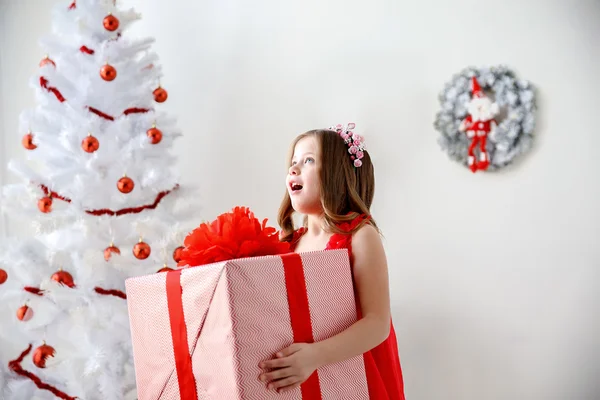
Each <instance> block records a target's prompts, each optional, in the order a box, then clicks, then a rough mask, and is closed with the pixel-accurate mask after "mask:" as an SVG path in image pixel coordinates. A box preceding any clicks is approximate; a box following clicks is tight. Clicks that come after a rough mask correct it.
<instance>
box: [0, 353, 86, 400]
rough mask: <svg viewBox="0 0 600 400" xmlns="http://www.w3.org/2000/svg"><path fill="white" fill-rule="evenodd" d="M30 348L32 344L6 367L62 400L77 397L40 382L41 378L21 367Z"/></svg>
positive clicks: (73, 399) (71, 399) (72, 399)
mask: <svg viewBox="0 0 600 400" xmlns="http://www.w3.org/2000/svg"><path fill="white" fill-rule="evenodd" d="M31 349H32V345H29V347H28V348H27V349H26V350H25V351H23V352H22V353H21V355H20V356H19V358H17V359H16V360H12V361H10V362H9V363H8V368H10V369H11V370H12V371H13V372H14V373H16V374H17V375H21V376H24V377H26V378H29V379H30V380H32V381H33V383H35V385H36V386H37V387H38V388H40V389H42V390H47V391H49V392H51V393H52V394H54V395H55V396H56V397H58V398H60V399H63V400H75V399H77V397H71V396H69V395H68V394H66V393H64V392H61V391H60V390H58V389H57V388H55V387H54V386H51V385H49V384H47V383H44V382H42V380H41V379H40V378H38V377H37V376H36V375H35V374H33V373H31V372H29V371H26V370H25V369H23V367H22V366H21V363H22V362H23V360H24V359H25V357H26V356H27V355H28V354H29V353H30V352H31Z"/></svg>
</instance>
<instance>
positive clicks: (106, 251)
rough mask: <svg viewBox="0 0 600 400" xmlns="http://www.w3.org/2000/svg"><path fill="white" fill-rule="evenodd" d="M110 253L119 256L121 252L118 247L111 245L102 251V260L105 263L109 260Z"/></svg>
mask: <svg viewBox="0 0 600 400" xmlns="http://www.w3.org/2000/svg"><path fill="white" fill-rule="evenodd" d="M112 253H116V254H119V255H120V254H121V250H119V248H118V247H115V246H114V245H113V244H112V243H111V245H110V246H108V247H107V248H106V249H104V259H105V260H106V261H108V260H110V256H112Z"/></svg>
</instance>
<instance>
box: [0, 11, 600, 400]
mask: <svg viewBox="0 0 600 400" xmlns="http://www.w3.org/2000/svg"><path fill="white" fill-rule="evenodd" d="M6 1H7V0H4V2H6ZM123 2H124V3H125V5H127V6H129V5H131V6H134V7H136V8H137V9H138V10H139V11H141V12H142V13H143V16H144V19H143V20H142V21H141V22H140V23H139V24H138V26H137V27H136V28H135V33H136V34H144V35H146V34H149V35H152V36H154V37H156V39H157V43H156V47H155V48H156V50H157V51H158V53H159V55H160V56H161V59H162V62H163V65H164V68H165V72H166V78H165V79H164V81H163V85H164V86H165V88H167V89H168V90H169V93H170V100H169V101H168V102H167V103H166V104H165V106H164V107H165V109H167V110H169V111H171V112H173V113H175V115H177V116H178V117H179V121H180V127H181V128H182V129H183V131H184V133H185V134H186V137H185V138H184V139H183V140H182V141H180V142H179V143H178V145H177V149H178V150H179V152H180V154H181V164H180V167H181V171H182V173H183V177H184V183H185V181H187V182H194V183H198V184H199V185H200V186H201V187H202V188H203V190H204V201H203V204H204V205H205V208H204V209H203V210H202V212H201V213H199V218H200V217H203V218H212V217H214V216H215V215H217V214H218V213H220V212H223V211H226V210H227V209H228V208H230V207H231V206H233V205H236V204H244V205H248V206H250V207H251V208H253V209H254V210H255V211H256V212H257V214H258V215H259V216H261V217H269V218H270V220H271V221H272V222H273V223H274V220H275V216H276V209H277V207H278V205H279V200H280V196H281V194H282V193H283V190H284V186H283V178H284V174H285V169H284V156H285V153H286V151H287V146H288V143H289V142H290V141H291V139H292V138H293V137H294V136H295V135H296V134H298V133H300V132H302V131H304V130H307V129H311V128H316V127H326V126H328V125H329V124H332V123H336V122H338V121H342V122H343V121H350V120H353V121H355V122H357V124H358V128H359V130H360V131H361V132H362V133H364V135H365V136H366V139H367V141H368V143H367V144H368V146H369V148H370V151H371V154H372V156H373V157H374V161H375V166H376V172H377V186H378V187H377V193H376V198H375V205H374V209H373V212H374V215H375V217H376V218H377V219H378V222H379V223H380V224H381V226H382V228H383V230H384V233H385V235H386V246H387V251H388V258H389V263H390V275H391V285H392V296H393V298H392V301H393V315H394V318H395V324H396V327H397V330H398V336H399V346H400V351H401V359H402V363H403V368H404V373H405V377H406V391H407V395H408V399H410V400H437V399H445V400H446V399H449V400H496V399H524V400H551V399H560V400H567V399H568V400H587V399H590V400H591V399H597V398H599V397H600V383H598V382H599V381H598V380H597V377H598V375H599V374H600V341H599V339H598V338H599V337H600V336H599V334H600V323H599V320H600V317H599V314H600V309H599V304H600V302H599V300H600V268H599V267H600V250H599V249H598V248H597V247H595V246H597V245H598V237H599V234H600V207H599V200H600V179H599V178H600V161H599V160H598V151H597V149H598V148H600V138H599V135H598V129H597V122H596V119H595V116H596V115H597V113H598V95H600V92H599V91H598V89H600V78H599V74H598V71H599V70H600V69H599V67H600V48H599V47H598V43H599V42H598V40H599V38H600V23H599V22H598V21H600V2H598V1H594V0H588V1H585V0H573V1H559V0H529V1H526V2H525V1H517V0H510V1H507V0H505V1H503V2H497V1H489V0H488V1H470V0H453V1H447V0H428V1H424V0H422V1H399V0H387V1H386V0H370V1H368V2H366V1H359V0H330V1H328V2H323V1H322V0H305V1H302V2H288V1H279V0H258V1H252V2H249V1H244V0H219V1H211V2H207V1H191V0H188V1H176V2H167V1H158V0H144V1H141V0H138V1H133V0H123ZM51 4H54V2H53V1H50V0H45V1H41V0H19V1H17V0H8V3H7V4H6V5H5V6H4V7H5V10H6V11H5V13H3V14H4V15H3V16H2V17H0V18H2V19H1V21H0V22H1V24H0V35H1V36H0V57H1V58H0V71H1V75H0V88H1V89H2V93H1V95H0V106H1V108H0V115H1V118H2V121H1V125H0V129H1V131H0V139H1V140H2V151H1V152H0V155H1V156H2V166H4V165H5V163H6V160H7V158H6V157H7V156H12V155H16V156H19V154H21V153H22V151H21V148H20V137H19V135H18V134H17V133H16V128H17V117H18V112H19V111H20V110H21V109H22V108H24V107H26V106H29V105H31V104H32V100H33V95H32V91H31V90H30V89H29V88H28V87H27V79H28V78H29V75H30V74H31V73H33V71H34V70H35V68H36V66H37V63H38V61H39V60H40V58H41V57H42V56H43V51H42V50H40V49H38V48H37V47H36V40H37V37H38V36H39V35H40V34H42V33H43V32H45V31H46V30H47V29H49V22H50V21H49V19H48V18H49V13H48V11H49V8H50V5H51ZM499 63H506V64H508V65H510V66H511V67H513V68H514V69H515V70H516V71H518V73H519V74H520V75H521V76H522V77H524V78H527V79H529V80H531V81H532V82H533V83H534V84H535V85H536V86H537V87H538V88H539V105H540V113H539V123H538V129H537V135H538V136H537V138H536V144H535V149H534V151H533V152H532V153H530V154H529V155H528V156H527V157H526V158H525V159H523V161H522V162H520V163H518V165H516V166H515V167H513V168H510V169H508V170H506V171H504V172H502V173H495V174H477V175H473V174H471V173H470V172H468V171H467V170H466V169H464V168H462V167H460V166H458V165H456V164H454V163H452V162H451V161H449V160H448V159H447V157H446V155H445V154H444V153H443V152H442V151H440V150H439V149H438V146H437V144H436V137H437V133H436V132H435V131H434V130H433V128H432V121H433V118H434V114H435V112H436V110H437V107H438V104H437V94H438V92H439V90H440V89H441V87H442V86H443V84H444V82H445V81H447V80H448V79H450V77H451V76H452V74H453V73H455V72H458V71H459V70H461V69H462V68H463V67H464V66H467V65H470V64H473V65H486V64H487V65H489V64H499ZM235 146H239V147H237V148H236V147H235ZM0 171H2V170H1V169H0ZM3 173H5V172H3ZM3 179H4V180H5V181H11V179H13V178H12V177H10V176H8V177H7V176H4V177H3ZM255 190H256V191H255ZM9 228H10V229H11V232H12V231H14V229H15V225H14V224H13V223H11V224H10V226H9Z"/></svg>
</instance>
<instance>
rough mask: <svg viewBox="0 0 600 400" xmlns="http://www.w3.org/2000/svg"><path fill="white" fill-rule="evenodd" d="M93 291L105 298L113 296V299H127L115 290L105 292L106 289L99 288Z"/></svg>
mask: <svg viewBox="0 0 600 400" xmlns="http://www.w3.org/2000/svg"><path fill="white" fill-rule="evenodd" d="M94 291H95V292H96V293H98V294H102V295H105V296H115V297H120V298H122V299H127V295H126V294H125V293H123V292H122V291H120V290H115V289H110V290H107V289H102V288H101V287H95V288H94Z"/></svg>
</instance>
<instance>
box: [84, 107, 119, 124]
mask: <svg viewBox="0 0 600 400" xmlns="http://www.w3.org/2000/svg"><path fill="white" fill-rule="evenodd" d="M88 110H90V112H92V113H94V114H96V115H97V116H99V117H102V118H104V119H107V120H109V121H114V120H115V117H112V116H110V115H108V114H105V113H103V112H102V111H100V110H98V109H96V108H94V107H90V106H88Z"/></svg>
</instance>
